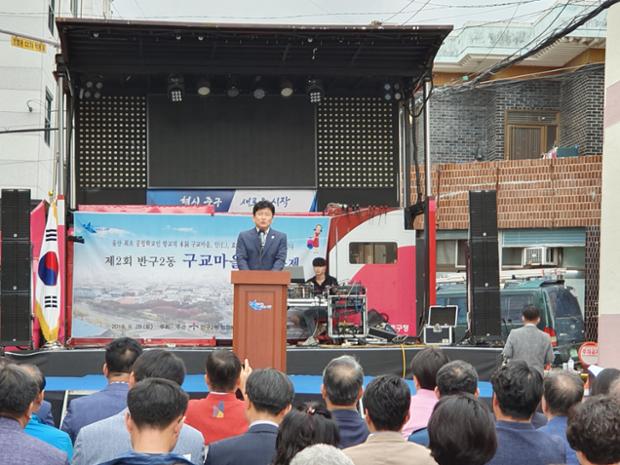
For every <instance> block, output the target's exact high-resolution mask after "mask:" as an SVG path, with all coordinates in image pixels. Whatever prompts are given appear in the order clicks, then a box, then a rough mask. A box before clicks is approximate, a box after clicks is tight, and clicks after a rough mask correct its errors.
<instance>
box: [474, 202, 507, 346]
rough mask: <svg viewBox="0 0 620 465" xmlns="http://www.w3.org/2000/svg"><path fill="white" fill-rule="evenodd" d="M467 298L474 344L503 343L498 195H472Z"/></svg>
mask: <svg viewBox="0 0 620 465" xmlns="http://www.w3.org/2000/svg"><path fill="white" fill-rule="evenodd" d="M468 261H469V263H468V267H467V269H468V279H467V295H468V308H469V309H470V335H471V337H472V340H473V341H474V342H492V341H499V340H501V310H500V294H499V247H498V235H497V195H496V192H495V191H470V192H469V258H468Z"/></svg>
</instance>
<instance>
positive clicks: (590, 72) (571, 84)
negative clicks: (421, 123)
mask: <svg viewBox="0 0 620 465" xmlns="http://www.w3.org/2000/svg"><path fill="white" fill-rule="evenodd" d="M604 89H605V87H604V72H603V70H602V68H601V67H600V66H599V67H587V68H584V69H582V70H580V71H578V72H575V73H573V74H569V75H567V76H566V77H564V78H562V79H557V80H556V79H539V80H528V81H522V82H515V83H497V84H495V85H492V86H490V87H486V88H484V89H480V88H478V89H472V90H467V91H461V92H453V91H444V92H439V91H437V92H435V93H434V94H433V96H432V98H431V144H432V145H431V148H432V151H431V157H432V160H433V163H467V162H471V161H473V160H475V156H476V154H477V153H478V152H480V154H481V155H482V157H483V160H485V161H489V160H502V159H504V149H505V146H504V144H505V134H504V132H505V117H506V111H507V110H548V111H559V112H560V132H559V135H560V138H559V141H558V142H559V144H560V145H561V146H568V145H574V144H578V145H579V146H580V154H581V155H595V154H600V153H602V151H603V148H602V143H603V136H602V134H603V96H604ZM419 137H420V140H422V137H423V134H422V133H419Z"/></svg>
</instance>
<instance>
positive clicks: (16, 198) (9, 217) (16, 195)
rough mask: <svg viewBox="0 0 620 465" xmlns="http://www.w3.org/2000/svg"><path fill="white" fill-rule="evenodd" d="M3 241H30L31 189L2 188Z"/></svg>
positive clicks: (1, 226)
mask: <svg viewBox="0 0 620 465" xmlns="http://www.w3.org/2000/svg"><path fill="white" fill-rule="evenodd" d="M0 214H1V215H2V223H1V225H0V229H2V242H6V241H30V191H29V190H26V189H2V209H1V210H0Z"/></svg>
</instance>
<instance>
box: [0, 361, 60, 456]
mask: <svg viewBox="0 0 620 465" xmlns="http://www.w3.org/2000/svg"><path fill="white" fill-rule="evenodd" d="M38 392H39V388H38V386H37V383H36V382H35V380H34V378H33V377H32V376H31V375H30V373H28V372H27V371H26V370H25V369H24V368H22V367H19V366H17V365H14V364H4V365H3V366H1V367H0V463H2V464H19V465H41V464H45V465H68V463H69V462H68V461H67V454H65V453H64V452H61V451H60V450H58V449H56V448H55V447H52V446H50V445H49V444H46V443H45V442H43V441H41V440H39V439H37V438H33V437H32V436H29V435H27V434H26V433H25V432H24V427H25V426H26V425H27V424H28V421H29V420H30V416H31V413H32V409H33V403H34V400H35V399H36V397H37V394H38Z"/></svg>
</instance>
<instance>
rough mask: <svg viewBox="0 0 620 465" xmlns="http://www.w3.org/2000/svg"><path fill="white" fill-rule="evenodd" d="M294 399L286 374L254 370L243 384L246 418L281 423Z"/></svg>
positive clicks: (272, 370)
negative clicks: (269, 419) (267, 419)
mask: <svg viewBox="0 0 620 465" xmlns="http://www.w3.org/2000/svg"><path fill="white" fill-rule="evenodd" d="M293 397H295V390H294V388H293V383H292V382H291V380H290V379H289V377H288V376H286V374H284V373H282V372H281V371H278V370H275V369H273V368H265V369H260V370H254V371H253V372H252V374H250V376H248V379H247V381H246V382H245V401H246V406H247V416H248V418H249V419H250V420H253V419H256V418H259V417H260V418H271V419H272V420H273V421H275V422H276V423H279V422H281V421H282V418H283V417H284V415H286V414H287V413H288V411H289V410H290V409H291V404H292V403H293Z"/></svg>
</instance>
